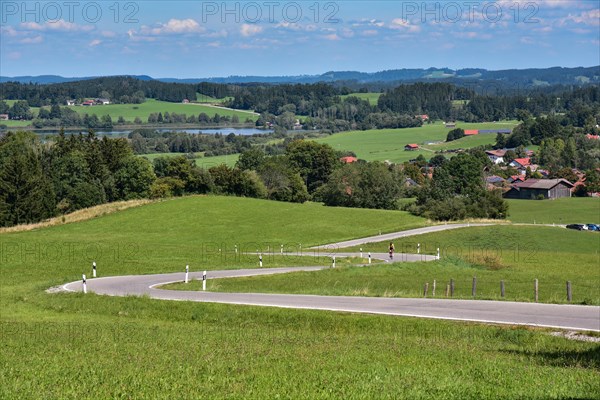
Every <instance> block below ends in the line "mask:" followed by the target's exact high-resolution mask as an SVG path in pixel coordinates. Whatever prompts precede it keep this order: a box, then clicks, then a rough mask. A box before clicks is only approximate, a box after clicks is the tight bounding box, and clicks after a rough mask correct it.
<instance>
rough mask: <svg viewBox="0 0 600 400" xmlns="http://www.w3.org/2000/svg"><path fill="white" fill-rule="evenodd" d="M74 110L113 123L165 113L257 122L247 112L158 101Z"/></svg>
mask: <svg viewBox="0 0 600 400" xmlns="http://www.w3.org/2000/svg"><path fill="white" fill-rule="evenodd" d="M73 110H75V111H77V112H78V113H79V114H82V115H83V114H86V113H87V114H96V115H98V117H100V116H102V115H106V114H108V115H110V116H111V117H112V118H113V121H114V122H116V121H117V118H118V117H119V116H122V117H123V118H125V120H127V121H133V120H134V119H135V117H140V118H141V120H142V121H143V122H147V121H148V115H150V114H151V113H159V112H161V113H163V114H164V113H165V112H169V113H172V112H175V113H177V114H186V115H191V114H194V115H198V114H200V113H206V114H207V115H208V116H210V117H213V116H214V115H215V114H219V115H222V116H234V115H237V116H238V117H239V118H240V121H241V122H244V121H245V120H246V118H250V119H252V120H253V121H256V119H257V116H255V115H254V114H252V113H249V112H246V111H237V110H231V109H224V108H215V107H209V106H206V105H199V104H183V103H169V102H166V101H158V100H153V99H148V100H146V101H145V102H144V103H142V104H109V105H106V106H92V107H81V106H76V107H73Z"/></svg>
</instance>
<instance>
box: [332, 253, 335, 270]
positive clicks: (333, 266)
mask: <svg viewBox="0 0 600 400" xmlns="http://www.w3.org/2000/svg"><path fill="white" fill-rule="evenodd" d="M331 260H332V264H331V267H332V268H335V256H333V257H332V259H331Z"/></svg>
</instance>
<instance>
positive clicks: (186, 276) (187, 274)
mask: <svg viewBox="0 0 600 400" xmlns="http://www.w3.org/2000/svg"><path fill="white" fill-rule="evenodd" d="M189 277H190V266H189V265H186V266H185V283H188V282H189V279H188V278H189Z"/></svg>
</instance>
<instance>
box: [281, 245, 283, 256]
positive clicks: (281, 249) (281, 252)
mask: <svg viewBox="0 0 600 400" xmlns="http://www.w3.org/2000/svg"><path fill="white" fill-rule="evenodd" d="M281 254H282V255H283V245H281Z"/></svg>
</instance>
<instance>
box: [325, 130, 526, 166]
mask: <svg viewBox="0 0 600 400" xmlns="http://www.w3.org/2000/svg"><path fill="white" fill-rule="evenodd" d="M514 126H516V124H515V123H513V122H502V123H481V124H470V123H458V124H457V127H459V128H463V129H505V128H512V127H514ZM449 131H450V129H448V128H446V127H444V125H443V124H441V123H435V124H425V125H423V126H422V127H420V128H406V129H381V130H369V131H353V132H343V133H337V134H335V135H331V136H329V137H327V138H324V139H318V140H317V141H318V142H321V143H327V144H329V145H331V146H332V147H333V148H335V149H336V150H351V151H354V152H356V154H357V155H358V157H359V158H362V159H364V160H367V161H385V160H389V161H392V162H404V161H408V160H410V159H413V158H416V157H417V156H418V155H419V154H423V155H424V156H425V157H426V158H431V157H432V156H433V152H434V151H437V150H442V149H444V148H455V147H454V146H458V147H464V148H466V147H473V146H479V145H481V144H488V143H493V141H495V138H496V135H481V137H478V138H474V139H471V138H465V139H461V140H458V141H456V143H453V144H451V145H450V144H448V145H446V144H441V145H425V148H426V149H429V150H426V149H421V150H418V151H404V146H405V145H407V144H409V143H417V144H420V145H423V144H424V143H427V142H437V141H444V140H446V136H447V135H448V132H449Z"/></svg>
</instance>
